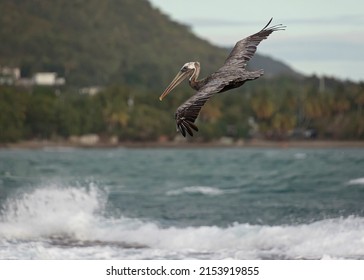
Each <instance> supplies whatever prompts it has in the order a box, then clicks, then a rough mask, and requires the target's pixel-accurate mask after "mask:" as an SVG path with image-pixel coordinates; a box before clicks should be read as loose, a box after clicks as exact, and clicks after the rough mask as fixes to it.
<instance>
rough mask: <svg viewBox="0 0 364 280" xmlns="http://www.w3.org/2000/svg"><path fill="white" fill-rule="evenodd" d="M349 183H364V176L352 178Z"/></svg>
mask: <svg viewBox="0 0 364 280" xmlns="http://www.w3.org/2000/svg"><path fill="white" fill-rule="evenodd" d="M348 185H364V178H357V179H352V180H350V181H349V182H348Z"/></svg>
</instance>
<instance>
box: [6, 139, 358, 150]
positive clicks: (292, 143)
mask: <svg viewBox="0 0 364 280" xmlns="http://www.w3.org/2000/svg"><path fill="white" fill-rule="evenodd" d="M43 148H87V149H97V148H130V149H132V148H282V149H284V148H364V141H333V140H305V141H299V140H287V141H268V140H249V141H238V142H235V143H221V142H219V141H216V142H206V143H202V142H157V141H155V142H120V143H116V144H111V143H102V142H100V143H96V144H80V143H73V142H70V141H48V140H43V141H34V140H33V141H20V142H17V143H7V144H0V149H43Z"/></svg>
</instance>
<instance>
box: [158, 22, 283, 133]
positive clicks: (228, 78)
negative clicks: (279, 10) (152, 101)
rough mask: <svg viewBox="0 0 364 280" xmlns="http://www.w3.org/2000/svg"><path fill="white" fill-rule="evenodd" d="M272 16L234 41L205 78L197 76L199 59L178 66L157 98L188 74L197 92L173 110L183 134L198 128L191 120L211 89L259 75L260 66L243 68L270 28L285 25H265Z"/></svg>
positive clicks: (239, 83) (215, 90)
mask: <svg viewBox="0 0 364 280" xmlns="http://www.w3.org/2000/svg"><path fill="white" fill-rule="evenodd" d="M272 19H273V18H271V19H270V21H269V22H268V23H267V25H266V26H264V28H263V29H262V30H260V31H259V32H257V33H255V34H253V35H250V36H249V37H246V38H245V39H242V40H240V41H238V42H237V43H236V44H235V47H234V48H233V49H232V51H231V53H230V54H229V56H228V58H227V59H226V61H225V63H224V65H223V66H222V67H221V68H220V69H218V70H217V71H216V72H214V73H212V74H211V75H209V76H208V77H206V78H205V79H202V80H197V78H198V75H199V73H200V63H199V62H188V63H186V64H184V65H183V66H182V68H181V70H180V71H179V73H178V74H177V76H176V77H175V78H174V79H173V81H172V82H171V83H170V85H169V86H168V87H167V88H166V90H165V91H164V92H163V93H162V95H161V96H160V97H159V100H161V101H162V99H163V98H164V97H165V96H166V95H167V94H168V93H170V92H171V91H172V90H173V89H174V88H175V87H176V86H177V85H178V84H180V83H181V82H182V81H183V80H184V79H186V78H187V77H190V78H189V84H190V86H191V87H192V88H193V89H195V90H197V93H196V94H195V95H193V96H192V97H191V98H189V99H188V100H187V101H186V102H185V103H183V104H182V105H181V106H180V107H178V109H177V111H176V114H175V119H176V123H177V129H178V130H179V131H180V132H181V133H182V135H183V136H184V137H185V136H186V132H187V133H188V134H189V135H191V136H193V132H192V130H195V131H198V128H197V126H196V125H195V124H194V122H195V120H196V118H197V116H198V114H199V112H200V110H201V107H202V106H203V105H204V104H205V102H206V101H207V100H208V99H209V98H210V97H211V96H213V95H214V94H215V93H220V92H224V91H227V90H229V89H233V88H237V87H240V86H242V85H243V84H244V83H245V82H246V81H250V80H255V79H257V78H259V77H260V76H262V75H263V73H264V71H263V70H262V69H261V70H258V71H253V72H250V71H247V70H246V65H247V62H248V61H249V60H250V59H251V58H252V57H253V55H254V53H255V51H256V49H257V46H258V45H259V43H260V42H261V41H262V40H264V39H267V37H268V36H269V35H270V34H271V33H272V32H274V31H278V30H284V29H285V26H283V25H282V24H278V25H274V26H271V27H269V28H268V26H269V24H270V23H271V22H272Z"/></svg>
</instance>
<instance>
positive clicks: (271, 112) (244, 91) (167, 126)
mask: <svg viewBox="0 0 364 280" xmlns="http://www.w3.org/2000/svg"><path fill="white" fill-rule="evenodd" d="M300 84H301V86H298V82H297V80H295V79H293V78H287V77H281V78H276V79H273V80H272V79H264V78H261V79H259V80H256V81H254V82H250V83H247V84H246V85H245V86H244V87H242V88H240V89H237V90H234V91H232V92H231V93H225V94H221V95H217V96H216V97H214V98H212V99H211V100H210V101H209V102H208V103H206V105H205V107H204V108H203V110H202V111H201V114H200V116H199V118H198V121H197V124H198V126H199V128H200V132H199V133H198V134H197V135H196V137H194V138H191V139H190V140H191V141H211V140H216V139H219V138H220V137H222V136H229V137H232V138H235V139H241V138H250V137H252V136H255V137H256V136H259V137H262V138H264V139H274V140H281V139H288V138H290V137H294V136H295V135H292V133H296V136H297V137H304V136H303V134H302V135H301V134H300V133H303V132H305V131H307V130H311V131H314V132H315V134H316V137H317V138H319V139H364V110H363V109H364V84H354V83H349V82H347V83H342V82H338V81H335V80H330V79H326V87H325V88H326V89H325V90H324V91H318V86H319V80H318V79H317V78H315V77H311V78H307V79H305V80H302V81H301V82H300ZM159 94H160V92H157V91H146V90H139V91H136V90H135V89H133V88H130V87H122V86H111V87H108V88H106V89H105V90H104V91H102V92H101V93H99V94H97V95H95V96H89V95H81V94H78V93H74V92H61V93H60V92H59V90H58V91H57V90H54V89H50V88H34V89H33V90H32V91H31V92H29V91H25V90H22V89H19V88H15V87H0V111H1V114H0V142H10V141H17V140H21V139H54V140H57V139H67V138H68V137H70V136H72V135H83V134H90V133H93V134H98V135H100V136H101V137H102V138H104V139H108V138H110V137H112V136H117V137H118V138H119V140H121V141H155V140H158V139H159V138H160V137H161V136H164V137H165V138H167V139H169V140H173V139H174V137H175V136H176V135H177V134H176V130H175V122H174V118H173V116H174V111H175V109H176V108H177V107H178V106H179V105H180V104H182V102H183V101H184V100H186V99H187V98H188V96H189V95H190V94H193V93H192V90H190V89H188V90H185V89H183V88H182V90H180V91H178V90H177V91H175V92H173V93H172V94H171V96H169V97H167V98H166V99H164V100H163V102H160V101H159V100H158V96H159ZM252 119H254V121H255V123H256V126H257V130H256V131H254V130H253V127H252V125H251V120H252ZM249 122H250V124H249ZM252 132H254V133H255V134H254V135H252V134H251V133H252Z"/></svg>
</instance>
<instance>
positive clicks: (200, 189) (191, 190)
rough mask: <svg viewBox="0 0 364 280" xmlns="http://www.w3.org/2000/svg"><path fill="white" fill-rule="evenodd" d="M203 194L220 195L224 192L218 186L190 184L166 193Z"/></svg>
mask: <svg viewBox="0 0 364 280" xmlns="http://www.w3.org/2000/svg"><path fill="white" fill-rule="evenodd" d="M185 193H187V194H196V193H198V194H203V195H222V194H223V193H224V192H223V191H222V190H221V189H219V188H214V187H208V186H190V187H184V188H182V189H176V190H169V191H167V195H180V194H185Z"/></svg>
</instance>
